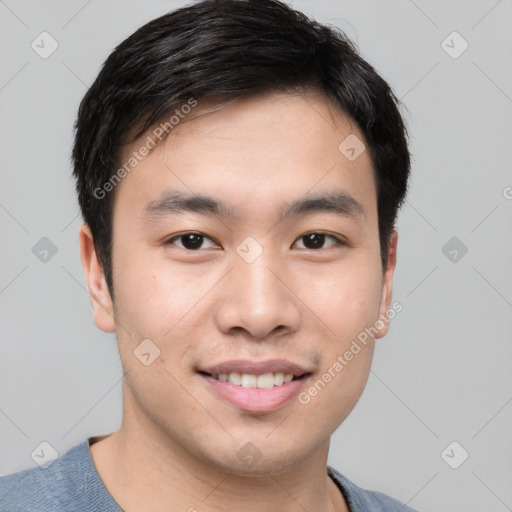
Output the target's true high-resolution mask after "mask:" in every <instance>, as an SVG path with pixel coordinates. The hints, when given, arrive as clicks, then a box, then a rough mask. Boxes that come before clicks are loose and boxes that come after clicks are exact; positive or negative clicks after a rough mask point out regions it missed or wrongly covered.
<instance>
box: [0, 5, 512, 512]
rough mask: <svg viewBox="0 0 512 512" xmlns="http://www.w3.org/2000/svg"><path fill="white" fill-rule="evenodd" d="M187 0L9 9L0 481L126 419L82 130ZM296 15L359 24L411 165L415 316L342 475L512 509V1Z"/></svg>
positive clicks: (0, 15)
mask: <svg viewBox="0 0 512 512" xmlns="http://www.w3.org/2000/svg"><path fill="white" fill-rule="evenodd" d="M186 3H188V2H183V1H152V2H142V1H122V2H121V1H119V0H116V1H109V2H100V1H99V0H92V1H80V2H78V1H66V2H64V1H60V2H56V1H45V2H37V1H28V0H17V1H15V0H5V1H0V45H1V48H2V53H1V55H2V57H1V58H2V63H1V64H2V65H1V66H0V109H1V119H2V123H1V127H0V130H1V131H0V144H1V147H2V151H1V155H2V158H1V186H0V225H1V233H2V243H1V245H0V251H1V252H0V261H1V266H0V314H1V325H2V340H1V354H0V473H1V474H6V473H10V472H13V471H17V470H20V469H24V468H26V467H31V466H34V465H35V462H34V461H33V460H32V458H31V453H32V452H33V450H34V449H35V448H36V447H38V446H39V444H40V443H41V442H42V441H47V442H48V443H50V444H51V445H52V446H53V447H54V448H55V449H56V450H57V452H58V453H59V454H62V453H64V452H65V451H66V450H67V449H69V448H70V447H71V446H74V445H75V444H77V443H79V442H80V441H82V440H83V439H85V437H87V436H90V435H99V434H102V433H108V432H112V431H114V430H116V429H117V428H118V427H119V425H120V420H121V412H122V410H121V366H120V362H119V358H118V355H117V348H116V345H115V338H114V335H109V334H105V333H102V332H101V331H99V330H98V329H97V328H96V327H95V325H94V323H93V321H92V315H91V307H90V303H89V298H88V294H87V291H86V284H85V279H84V276H83V272H82V268H81V265H80V260H79V251H78V238H77V230H78V228H79V226H80V222H81V219H80V216H79V213H78V206H77V203H76V199H75V193H74V182H73V181H72V179H71V166H70V161H69V154H70V148H71V142H72V124H73V122H74V118H75V115H76V110H77V107H78V103H79V101H80V99H81V98H82V96H83V95H84V93H85V92H86V90H87V87H88V86H89V85H90V84H91V83H92V81H93V80H94V78H95V76H96V75H97V73H98V70H99V67H100V65H101V64H102V63H103V61H104V60H105V58H106V57H107V55H108V54H109V53H110V52H111V51H112V49H113V48H114V46H115V45H117V44H118V43H119V42H120V41H121V40H122V39H124V38H125V37H126V36H128V35H129V34H130V33H131V32H133V31H134V30H135V29H136V28H138V27H139V26H140V25H142V24H143V23H145V22H146V21H149V20H150V19H152V18H155V17H157V16H160V15H162V14H164V13H165V12H167V11H169V10H172V9H174V8H176V7H180V6H182V5H185V4H186ZM293 6H294V7H296V8H298V9H300V10H303V11H304V12H306V13H307V14H309V15H312V16H313V17H315V18H317V19H318V20H319V21H322V22H325V23H330V24H333V25H338V26H339V27H341V28H342V29H343V30H345V31H346V33H347V34H348V35H349V36H350V37H352V38H353V39H354V40H355V42H356V43H357V44H358V45H359V48H360V50H361V52H362V54H363V56H364V57H365V58H366V59H367V60H369V62H370V63H372V64H373V65H374V66H375V67H376V69H377V70H378V71H379V72H380V73H381V74H382V75H383V76H384V77H385V78H386V79H387V80H388V81H389V83H390V84H391V85H392V87H393V88H394V90H395V92H396V94H397V96H398V97H400V98H401V99H402V100H403V101H404V103H405V105H406V106H407V108H408V112H406V113H405V116H406V120H407V123H408V125H409V130H410V134H411V151H412V153H413V158H414V160H413V176H412V182H411V190H410V194H409V197H408V201H407V203H406V205H405V207H404V209H403V210H402V212H401V215H400V221H399V231H400V238H399V255H398V267H397V271H396V278H395V292H394V300H397V301H399V302H401V303H402V304H403V307H404V309H403V311H402V312H401V313H400V314H399V315H398V316H397V317H396V318H395V319H394V320H393V322H392V326H391V329H390V332H389V333H388V335H387V336H386V337H385V338H384V339H381V340H379V341H378V344H377V349H376V353H375V359H374V366H373V370H372V373H371V375H370V379H369V382H368V385H367V388H366V389H365V392H364V393H363V396H362V398H361V401H360V402H359V403H358V405H357V406H356V408H355V409H354V411H353V413H352V414H351V415H350V417H349V418H348V419H347V420H346V421H345V422H344V424H343V425H342V426H341V427H340V428H339V429H338V430H337V431H336V433H335V435H334V436H333V440H332V448H331V453H330V458H329V463H330V464H331V465H333V466H334V467H335V468H337V469H338V470H340V471H342V472H343V473H344V474H346V475H347V476H348V477H349V478H351V479H353V480H354V481H355V482H356V483H358V484H359V485H361V486H363V487H367V488H372V489H375V490H380V491H383V492H386V493H388V494H391V495H393V496H395V497H397V498H399V499H400V500H402V501H404V502H408V503H409V504H410V505H411V506H413V507H415V508H417V509H419V510H420V511H423V512H428V511H430V512H434V511H439V510H444V511H446V512H455V511H457V512H459V511H460V512H462V511H481V510H493V511H497V512H501V511H506V510H512V485H511V482H512V457H511V454H512V437H511V435H510V432H511V431H512V429H511V426H512V404H511V401H512V372H511V371H510V361H511V355H512V347H511V343H510V341H511V334H510V333H511V332H512V314H511V313H512V286H511V285H512V271H511V270H510V262H511V261H512V237H511V236H510V235H511V233H512V229H511V228H512V200H511V198H512V188H507V187H512V172H511V164H510V154H509V153H510V148H511V132H512V124H511V122H510V119H511V117H512V71H511V63H512V36H511V32H510V27H511V26H512V2H511V1H510V0H501V1H496V0H485V1H484V0H480V1H450V2H442V1H430V2H427V1H426V0H415V1H412V0H396V1H386V2H383V1H382V0H381V1H378V0H363V1H361V0H359V1H328V0H323V1H320V0H315V1H311V0H295V1H294V2H293ZM43 31H47V32H49V33H50V34H51V35H52V37H53V38H54V39H55V40H56V41H57V42H58V44H59V47H58V49H57V50H56V51H55V53H53V54H52V55H51V56H50V57H48V58H47V59H42V58H41V57H40V56H39V55H38V54H37V53H36V52H35V51H34V50H33V49H32V48H31V42H32V41H33V40H34V39H36V38H37V36H38V35H39V34H40V33H41V32H43ZM453 31H457V32H458V33H459V34H460V35H461V36H462V37H463V38H464V40H466V41H467V42H468V44H469V48H468V49H467V50H466V51H465V52H464V53H462V54H461V55H460V56H458V58H453V56H450V55H449V54H448V53H447V52H446V51H445V49H447V50H449V51H450V52H452V55H453V54H454V53H458V52H459V51H460V50H461V49H462V48H463V46H462V44H463V41H462V40H460V39H457V36H455V39H454V36H451V37H450V38H448V40H447V41H446V43H444V45H442V42H443V41H444V40H445V39H446V38H447V36H449V34H451V33H452V32H453ZM443 46H444V48H443ZM450 47H451V48H450ZM42 237H47V238H49V239H50V240H51V241H52V242H53V244H55V246H56V248H57V253H56V254H55V255H53V256H52V253H51V252H50V253H49V254H48V255H47V261H46V262H44V261H40V259H39V258H37V257H36V255H35V254H34V253H33V252H32V248H33V247H34V245H35V244H36V243H37V242H38V241H39V240H40V239H41V238H42ZM452 237H457V240H455V242H452V243H455V245H454V246H448V248H447V249H445V250H444V252H443V247H444V246H445V244H446V243H447V242H448V241H449V240H450V239H452ZM461 243H463V244H464V245H465V246H466V247H467V248H468V252H467V253H466V254H465V255H462V252H461V247H462V246H461ZM36 247H38V246H36ZM453 250H456V251H457V254H456V255H455V253H453V252H452V253H451V254H450V251H453ZM36 252H37V251H36ZM445 253H446V254H447V256H446V255H445ZM455 256H456V259H455V261H453V259H454V258H455ZM453 441H456V442H457V443H459V445H457V446H456V447H455V448H454V449H453V451H452V450H451V449H449V450H448V452H447V454H448V456H446V455H445V458H444V459H443V457H442V456H441V454H442V452H443V450H444V449H445V448H446V447H447V446H448V445H449V444H450V443H452V442H453ZM462 450H466V451H467V452H468V453H469V458H468V459H467V460H466V461H465V462H464V463H463V464H462V465H460V466H459V467H458V469H452V467H450V466H449V465H448V464H447V462H446V461H449V462H450V463H451V464H452V465H457V464H458V463H460V461H461V460H462V458H461V457H462V455H463V453H464V452H463V451H462Z"/></svg>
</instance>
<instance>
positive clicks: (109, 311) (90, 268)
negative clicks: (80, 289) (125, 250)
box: [78, 224, 115, 332]
mask: <svg viewBox="0 0 512 512" xmlns="http://www.w3.org/2000/svg"><path fill="white" fill-rule="evenodd" d="M78 240H79V244H80V260H81V261H82V267H83V269H84V273H85V279H86V281H87V287H88V288H89V298H90V301H91V306H92V310H93V317H94V323H95V324H96V326H97V327H98V329H101V330H102V331H105V332H115V321H114V311H113V310H114V308H113V304H112V299H111V297H110V292H109V290H108V287H107V282H106V280H105V274H104V272H103V267H102V266H101V264H100V262H99V260H98V257H97V253H96V248H95V247H94V239H93V236H92V233H91V230H90V228H89V226H88V225H87V224H82V226H80V230H79V232H78Z"/></svg>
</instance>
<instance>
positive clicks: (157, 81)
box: [72, 0, 410, 298]
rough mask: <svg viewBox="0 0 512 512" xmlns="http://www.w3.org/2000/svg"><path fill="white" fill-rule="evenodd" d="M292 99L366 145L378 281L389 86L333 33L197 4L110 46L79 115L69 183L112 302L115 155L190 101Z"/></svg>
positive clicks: (231, 1) (285, 14)
mask: <svg viewBox="0 0 512 512" xmlns="http://www.w3.org/2000/svg"><path fill="white" fill-rule="evenodd" d="M299 89H303V90H306V89H307V90H309V89H311V90H315V91H319V92H321V93H323V94H324V95H325V96H326V97H328V98H330V99H331V100H333V101H334V104H335V105H337V106H338V107H339V108H340V110H341V111H342V112H343V113H345V115H347V116H348V117H349V118H351V119H352V120H353V121H355V123H356V124H357V126H358V127H359V129H360V130H361V132H362V133H363V134H364V137H365V141H364V143H365V145H366V147H367V149H368V150H369V151H370V155H371V159H372V163H373V167H374V174H375V180H376V187H377V207H378V219H379V237H380V252H381V261H382V267H383V270H385V268H386V267H387V254H388V249H389V240H390V236H391V234H392V232H393V229H394V228H395V222H396V217H397V213H398V210H399V209H400V208H401V206H402V204H403V202H404V200H405V196H406V193H407V188H408V185H407V183H408V178H409V173H410V155H409V150H408V144H407V130H406V127H405V124H404V121H403V119H402V116H401V114H400V112H399V107H400V106H401V103H400V101H399V100H398V99H397V97H396V96H395V95H394V93H393V92H392V90H391V88H390V86H389V85H388V84H387V82H386V81H385V80H384V79H383V78H382V77H381V76H380V75H379V74H378V73H377V72H376V71H375V69H374V68H373V67H372V66H371V65H370V64H369V63H368V62H367V61H366V60H364V59H363V58H362V57H361V56H360V55H359V51H358V50H357V48H356V46H355V44H354V43H353V42H352V41H351V40H350V39H349V38H348V37H347V36H346V35H345V34H344V33H343V32H342V31H341V30H340V29H339V28H337V27H331V26H327V25H323V24H320V23H318V22H316V21H314V20H311V19H310V18H308V17H307V16H306V15H304V14H303V13H301V12H299V11H296V10H294V9H292V8H291V7H289V6H288V5H286V4H285V3H283V2H281V1H279V0H203V1H200V2H197V3H195V4H192V5H188V6H185V7H183V8H180V9H177V10H174V11H171V12H170V13H168V14H165V15H163V16H161V17H159V18H157V19H154V20H152V21H150V22H149V23H147V24H145V25H144V26H142V27H141V28H139V29H138V30H137V31H136V32H134V33H133V34H132V35H130V36H129V37H128V38H127V39H125V40H124V41H123V42H122V43H120V44H119V45H118V46H117V47H116V48H115V50H114V51H113V52H112V53H111V54H110V56H109V57H108V58H107V60H106V61H105V62H104V64H103V66H102V69H101V71H100V73H99V74H98V76H97V78H96V80H95V81H94V83H93V84H92V86H91V87H90V89H89V90H88V91H87V93H86V95H85V96H84V98H83V99H82V101H81V103H80V107H79V109H78V115H77V119H76V122H75V125H74V127H75V140H74V145H73V150H72V160H73V166H74V169H73V174H74V177H75V178H76V189H77V193H78V201H79V204H80V209H81V212H82V216H83V219H84V222H85V223H86V224H87V225H88V226H89V228H90V230H91V233H92V235H93V238H94V245H95V248H96V252H97V254H98V259H99V261H100V264H101V265H102V267H103V271H104V274H105V279H106V282H107V285H108V287H109V291H110V294H111V297H112V298H113V297H114V293H113V292H114V286H113V281H112V245H113V243H112V242H113V233H112V218H113V215H112V214H113V207H112V205H113V199H114V194H113V193H108V194H105V191H107V190H110V189H111V188H112V187H105V184H108V183H109V180H111V179H112V178H113V177H115V173H116V170H118V168H119V166H120V165H121V164H122V163H121V162H120V161H119V158H120V152H121V149H122V148H123V146H124V145H125V144H127V143H129V142H130V141H133V140H136V139H137V138H138V137H139V136H141V135H143V134H144V133H145V132H146V131H147V130H148V129H149V128H151V127H152V126H155V124H156V123H157V122H158V121H160V120H162V119H163V118H165V117H166V116H169V115H170V114H171V113H172V112H173V111H175V110H176V109H177V108H179V107H181V106H182V105H186V104H187V103H190V99H191V98H193V99H194V100H195V101H199V100H202V99H212V98H222V99H224V100H226V101H230V100H234V99H237V98H240V97H249V96H253V95H256V94H259V93H267V92H268V93H271V92H280V91H283V92H284V91H290V90H292V91H293V90H299ZM340 142H341V141H340ZM128 171H129V169H128ZM122 175H123V174H122V173H121V176H122ZM119 177H120V176H119V174H118V176H117V178H119ZM114 185H115V183H114Z"/></svg>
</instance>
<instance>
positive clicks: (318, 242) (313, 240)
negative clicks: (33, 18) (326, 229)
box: [299, 233, 344, 249]
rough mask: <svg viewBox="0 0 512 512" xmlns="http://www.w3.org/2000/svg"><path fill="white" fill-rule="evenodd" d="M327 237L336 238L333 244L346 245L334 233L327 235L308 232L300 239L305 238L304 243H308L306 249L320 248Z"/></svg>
mask: <svg viewBox="0 0 512 512" xmlns="http://www.w3.org/2000/svg"><path fill="white" fill-rule="evenodd" d="M326 238H331V239H332V240H334V243H333V244H331V246H332V245H344V242H342V241H341V240H340V239H339V238H337V237H335V236H333V235H327V234H325V233H308V234H307V235H302V236H301V237H300V238H299V240H304V242H305V243H304V245H306V247H305V249H318V248H319V247H320V248H321V246H322V245H323V244H324V243H325V240H326ZM331 246H329V247H331Z"/></svg>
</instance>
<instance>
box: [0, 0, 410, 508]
mask: <svg viewBox="0 0 512 512" xmlns="http://www.w3.org/2000/svg"><path fill="white" fill-rule="evenodd" d="M397 105H398V101H397V100H396V98H395V96H394V95H393V93H392V92H391V90H390V88H389V86H388V85H387V83H386V82H385V81H384V80H383V79H382V78H381V77H379V76H378V75H377V73H376V72H375V71H374V69H373V68H372V67H371V66H370V65H369V64H368V63H367V62H365V61H364V60H363V59H362V58H361V57H360V56H359V55H358V53H357V52H356V50H355V48H354V47H353V45H352V44H351V42H350V41H349V40H348V39H346V37H345V36H344V35H343V34H342V33H340V32H339V31H336V30H334V29H331V28H328V27H325V26H322V25H320V24H318V23H316V22H313V21H311V20H309V19H308V18H306V17H305V16H304V15H302V14H301V13H299V12H296V11H294V10H292V9H291V8H289V7H288V6H286V5H285V4H283V3H280V2H278V1H277V0H249V1H241V0H219V1H203V2H200V3H196V4H194V5H192V6H188V7H185V8H182V9H179V10H176V11H174V12H171V13H170V14H167V15H165V16H162V17H161V18H158V19H156V20H153V21H152V22H150V23H148V24H146V25H145V26H143V27H142V28H140V29H139V30H137V31H136V32H135V33H134V34H133V35H131V36H130V37H129V38H128V39H126V40H125V41H124V42H123V43H121V44H120V45H119V46H118V47H117V48H116V49H115V51H114V52H113V53H112V54H111V55H110V57H109V58H108V59H107V61H106V62H105V64H104V66H103V68H102V70H101V72H100V74H99V76H98V78H97V79H96V81H95V82H94V84H93V85H92V87H91V88H90V90H89V91H88V92H87V94H86V96H85V97H84V99H83V101H82V103H81V105H80V109H79V112H78V118H77V122H76V138H75V144H74V148H73V162H74V175H75V177H76V180H77V192H78V198H79V203H80V207H81V210H82V214H83V217H84V221H85V224H84V225H83V226H82V227H81V228H80V232H79V239H80V251H81V260H82V265H83V268H84V272H85V275H86V279H87V284H88V287H89V292H90V298H91V304H92V307H93V314H94V321H95V323H96V325H97V327H98V328H100V329H101V330H103V331H106V332H115V333H116V337H117V341H118V346H119V352H120V357H121V362H122V366H123V371H124V381H123V420H122V425H121V427H120V428H119V430H117V431H116V432H114V433H112V434H110V435H106V436H95V437H91V438H89V439H87V440H85V441H84V442H82V443H81V444H80V445H77V446H75V447H73V448H72V449H70V450H69V451H68V452H67V453H66V454H64V455H62V456H61V457H60V458H58V459H57V460H55V461H53V462H51V464H49V465H47V466H45V467H38V468H32V469H28V470H25V471H21V472H18V473H15V474H13V475H9V476H6V477H3V478H2V479H0V509H1V510H2V511H4V512H11V511H24V512H25V511H36V510H37V511H38V512H43V511H84V510H98V511H99V510H101V511H119V510H124V511H125V512H132V511H137V512H145V511H152V512H155V511H157V512H158V511H164V510H165V511H187V510H188V511H195V510H197V511H199V512H213V511H220V510H223V511H224V510H239V509H243V510H244V512H251V511H256V510H257V511H258V512H262V511H269V512H270V511H276V510H279V511H282V512H289V511H296V510H308V511H315V512H327V511H333V510H334V511H352V512H354V511H398V510H402V511H410V510H412V509H410V508H408V507H407V506H405V505H403V504H402V503H399V502H398V501H396V500H394V499H392V498H390V497H388V496H385V495H383V494H380V493H375V492H370V491H365V490H363V489H361V488H359V487H358V486H356V485H355V484H354V483H352V482H351V481H350V480H348V479H347V478H346V477H345V476H344V475H343V474H342V473H339V472H338V471H336V470H335V469H334V468H331V467H328V466H327V456H328V450H329V442H330V436H331V435H332V433H333V432H334V431H335V430H336V429H337V428H338V426H339V425H340V424H341V423H342V422H343V420H344V419H345V418H346V417H347V416H348V414H349V413H350V411H351V410H352V409H353V407H354V405H355V404H356V402H357V400H358V399H359V397H360V395H361V393H362V391H363V389H364V386H365V384H366V381H367V378H368V374H369V371H370V365H371V360H372V354H373V348H374V343H375V340H376V339H378V338H381V337H382V336H384V335H385V334H386V332H387V329H388V323H389V318H390V316H391V313H392V312H393V310H394V308H395V305H393V304H392V283H393V272H394V269H395V265H396V249H397V236H398V235H397V232H396V230H395V229H394V227H395V219H396V216H397V212H398V210H399V208H400V206H401V205H402V203H403V201H404V197H405V194H406V190H407V180H408V176H409V166H410V161H409V152H408V148H407V140H406V129H405V127H404V124H403V121H402V118H401V116H400V114H399V111H398V108H397ZM362 333H366V335H365V336H361V334H362Z"/></svg>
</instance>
